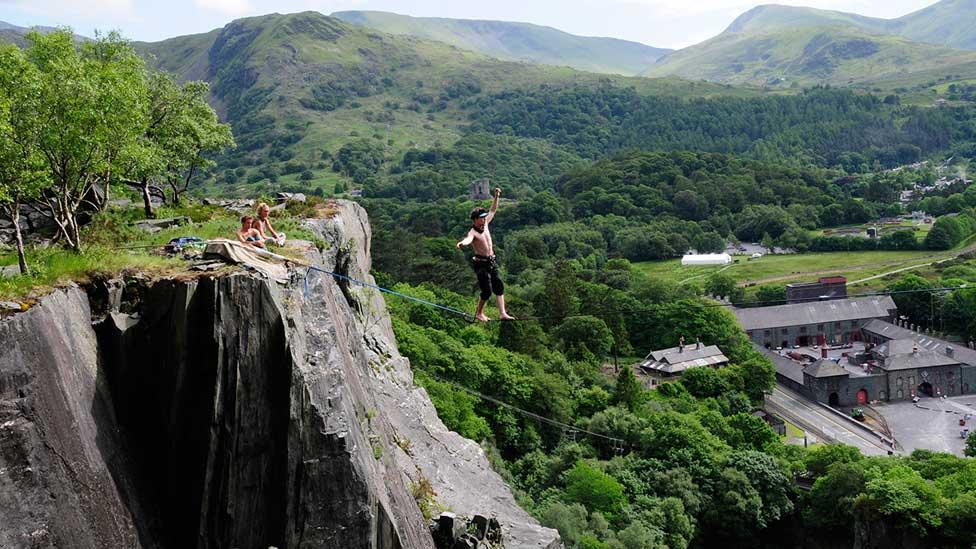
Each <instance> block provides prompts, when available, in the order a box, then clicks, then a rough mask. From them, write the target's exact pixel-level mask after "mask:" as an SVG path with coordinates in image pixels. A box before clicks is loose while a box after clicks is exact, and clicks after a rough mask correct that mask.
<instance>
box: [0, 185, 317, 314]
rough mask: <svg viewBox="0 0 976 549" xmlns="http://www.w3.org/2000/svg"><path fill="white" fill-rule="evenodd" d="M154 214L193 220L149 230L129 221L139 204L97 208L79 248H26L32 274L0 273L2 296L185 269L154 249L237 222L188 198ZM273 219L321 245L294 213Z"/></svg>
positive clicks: (0, 259) (212, 234) (2, 257)
mask: <svg viewBox="0 0 976 549" xmlns="http://www.w3.org/2000/svg"><path fill="white" fill-rule="evenodd" d="M276 213H277V212H276ZM156 214H157V218H160V219H162V218H166V217H178V216H186V217H189V218H190V219H191V220H192V222H191V224H189V225H182V226H177V227H170V228H167V229H164V230H162V231H160V232H157V233H153V234H149V233H146V232H144V231H142V230H140V229H137V228H135V227H133V223H134V222H136V221H139V220H141V219H142V218H143V215H142V210H141V208H138V207H132V208H125V209H118V208H112V209H109V210H107V211H105V212H102V213H100V214H98V215H97V216H96V217H95V219H94V220H93V222H92V223H91V224H90V225H88V226H87V227H85V229H84V231H83V246H82V251H81V253H77V252H74V251H71V250H66V249H63V248H61V247H58V246H51V247H48V248H38V247H30V248H28V250H27V261H28V266H29V267H30V269H31V276H23V275H17V276H12V277H0V300H18V301H23V302H27V303H28V304H29V303H30V301H31V300H33V299H37V298H38V297H40V296H43V295H44V294H46V293H48V292H50V291H51V290H52V289H54V288H57V287H61V286H64V285H66V284H68V283H71V282H75V283H80V284H84V283H86V282H88V281H89V280H92V279H93V278H96V277H113V276H118V275H119V274H120V273H122V272H125V271H138V272H141V273H145V274H148V275H150V276H173V275H178V274H180V273H185V272H186V267H187V263H186V261H184V260H182V259H180V258H177V257H168V256H162V255H159V254H158V253H157V250H158V249H159V248H161V247H162V246H163V245H165V244H166V243H168V242H169V241H170V240H172V239H173V238H177V237H180V236H198V237H200V238H203V239H204V240H209V239H214V238H229V239H234V238H236V231H237V228H238V224H239V221H238V216H237V214H236V213H234V212H230V211H227V210H224V209H223V208H219V207H216V206H205V205H202V204H186V205H184V206H182V207H178V208H176V207H165V206H164V207H161V208H159V209H158V210H157V211H156ZM273 223H274V226H275V228H276V229H277V230H279V231H283V232H285V233H287V234H288V237H289V239H291V240H295V239H301V240H310V241H312V242H314V243H316V245H318V246H319V247H320V248H321V247H322V246H323V245H324V243H323V242H322V241H321V240H319V239H318V238H317V237H316V236H315V235H314V234H312V233H310V232H309V231H308V230H306V229H303V228H302V227H301V225H300V221H299V220H298V219H296V218H294V217H291V216H290V215H289V214H287V213H283V214H280V215H279V216H278V217H276V218H274V221H273ZM275 251H276V252H281V253H283V254H285V255H294V254H296V253H298V252H297V251H294V250H291V249H289V248H282V249H277V250H275ZM16 264H17V254H16V252H14V251H7V252H0V266H5V265H16Z"/></svg>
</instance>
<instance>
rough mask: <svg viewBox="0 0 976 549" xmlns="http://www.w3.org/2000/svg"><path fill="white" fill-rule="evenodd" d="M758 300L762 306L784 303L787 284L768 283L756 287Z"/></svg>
mask: <svg viewBox="0 0 976 549" xmlns="http://www.w3.org/2000/svg"><path fill="white" fill-rule="evenodd" d="M756 301H758V302H759V303H758V305H759V306H760V307H769V306H772V305H782V304H784V303H786V286H784V285H782V284H768V285H764V286H760V287H758V288H756Z"/></svg>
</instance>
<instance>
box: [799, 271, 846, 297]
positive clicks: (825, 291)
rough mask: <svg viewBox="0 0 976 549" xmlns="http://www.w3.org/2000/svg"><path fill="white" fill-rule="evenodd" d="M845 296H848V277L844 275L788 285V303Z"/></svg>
mask: <svg viewBox="0 0 976 549" xmlns="http://www.w3.org/2000/svg"><path fill="white" fill-rule="evenodd" d="M845 298H847V279H846V278H844V277H842V276H828V277H822V278H820V279H819V280H817V281H816V282H796V283H793V284H787V285H786V302H787V303H807V302H810V301H818V300H825V299H845Z"/></svg>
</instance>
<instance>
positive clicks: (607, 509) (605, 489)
mask: <svg viewBox="0 0 976 549" xmlns="http://www.w3.org/2000/svg"><path fill="white" fill-rule="evenodd" d="M566 497H567V498H568V499H569V501H570V502H573V503H579V504H581V505H583V506H584V507H586V508H587V509H589V510H591V511H598V512H600V513H603V514H604V515H605V516H606V517H607V518H608V519H611V520H612V518H613V517H615V516H616V515H617V514H618V513H620V511H622V510H623V506H624V504H625V503H626V502H627V496H626V495H625V494H624V487H623V486H621V484H620V483H619V482H617V481H616V480H615V479H614V478H613V477H611V476H610V475H608V474H606V473H604V472H603V471H601V470H599V469H597V468H595V467H593V466H591V465H589V464H588V463H586V462H585V461H579V462H577V463H576V466H575V467H573V469H572V470H570V471H569V472H568V473H566Z"/></svg>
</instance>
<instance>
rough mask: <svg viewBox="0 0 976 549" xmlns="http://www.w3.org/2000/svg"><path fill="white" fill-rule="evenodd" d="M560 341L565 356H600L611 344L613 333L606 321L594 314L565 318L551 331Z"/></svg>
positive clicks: (604, 353)
mask: <svg viewBox="0 0 976 549" xmlns="http://www.w3.org/2000/svg"><path fill="white" fill-rule="evenodd" d="M552 335H553V336H554V337H556V338H557V339H559V340H561V341H562V344H563V348H564V349H565V352H566V356H567V357H568V358H571V359H576V360H582V359H585V358H589V356H588V355H592V356H594V357H596V358H602V357H604V356H606V354H607V353H608V352H609V351H610V348H611V347H612V346H613V333H612V332H611V331H610V328H608V327H607V324H606V322H604V321H603V320H602V319H600V318H597V317H595V316H588V315H584V316H575V317H572V318H567V319H566V320H565V321H563V323H562V324H560V325H559V326H558V327H557V328H556V329H555V330H554V331H553V333H552Z"/></svg>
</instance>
